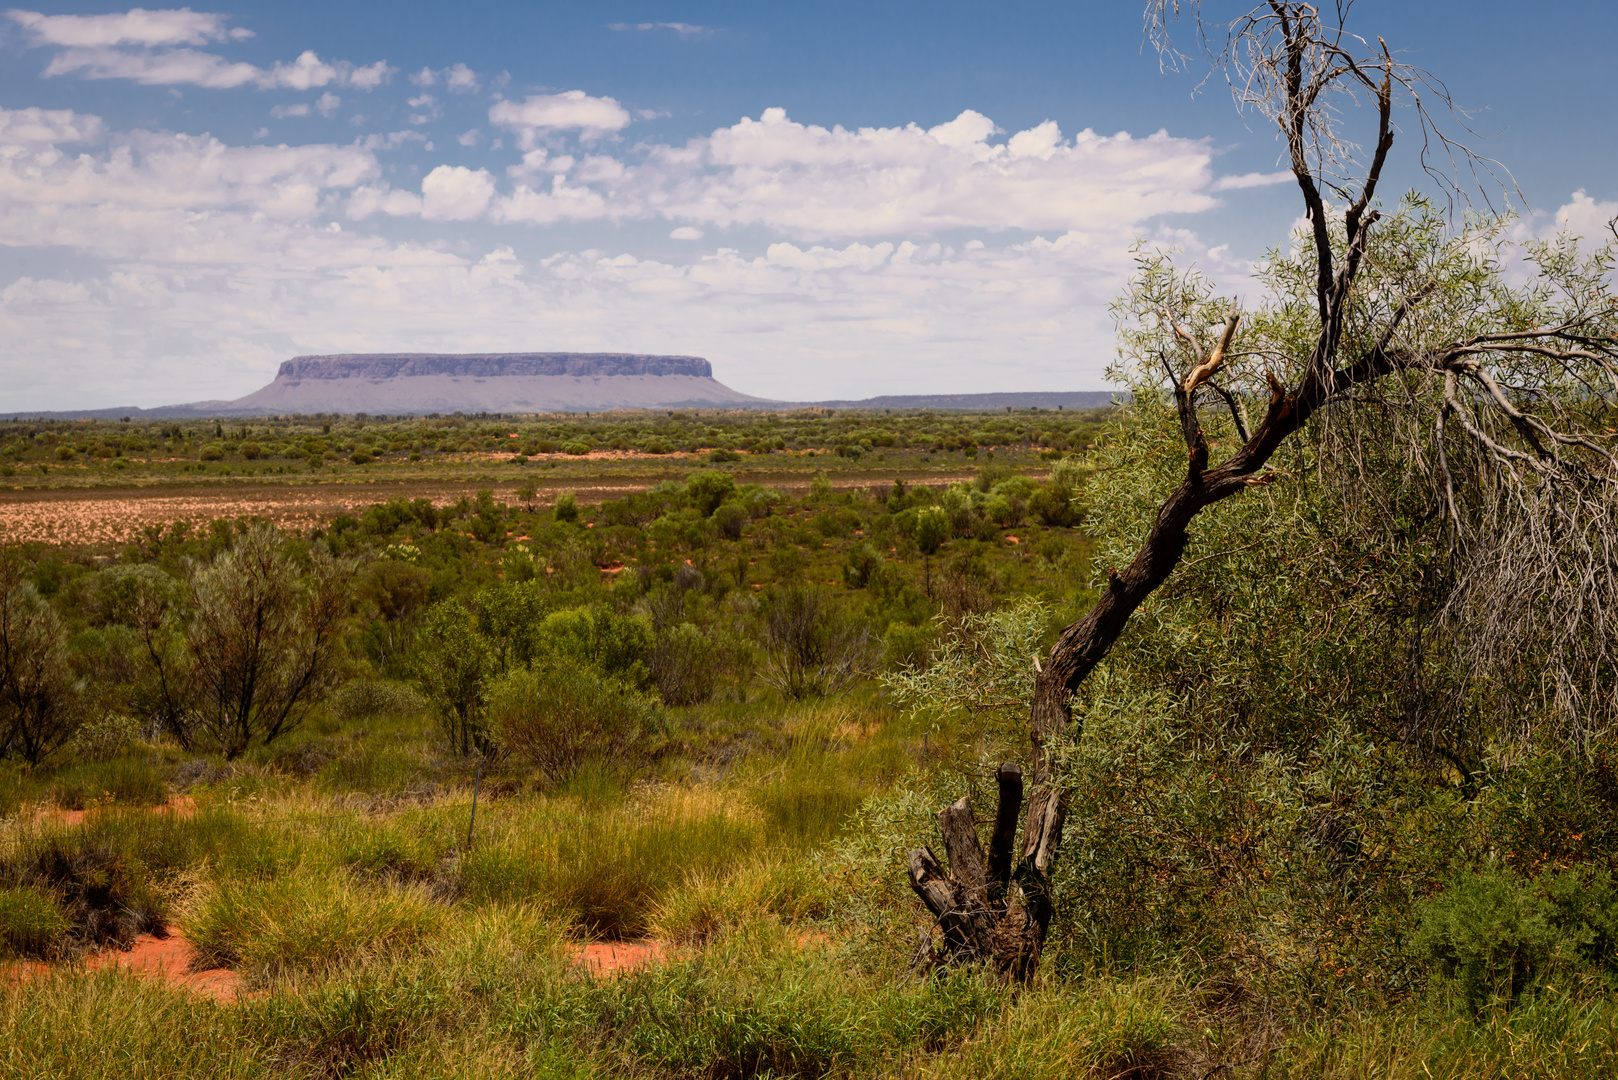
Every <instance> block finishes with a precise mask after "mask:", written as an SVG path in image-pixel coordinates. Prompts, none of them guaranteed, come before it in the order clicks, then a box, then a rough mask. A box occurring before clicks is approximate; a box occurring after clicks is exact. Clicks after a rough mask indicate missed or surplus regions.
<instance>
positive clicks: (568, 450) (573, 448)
mask: <svg viewBox="0 0 1618 1080" xmlns="http://www.w3.org/2000/svg"><path fill="white" fill-rule="evenodd" d="M589 452H590V444H589V443H587V442H579V441H575V442H570V443H563V444H562V453H564V454H571V455H572V456H574V457H583V456H584V455H586V454H588V453H589Z"/></svg>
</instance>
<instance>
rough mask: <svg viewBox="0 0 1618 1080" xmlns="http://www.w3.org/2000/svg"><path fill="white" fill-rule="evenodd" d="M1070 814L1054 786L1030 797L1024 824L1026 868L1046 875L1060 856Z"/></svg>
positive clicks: (1024, 859)
mask: <svg viewBox="0 0 1618 1080" xmlns="http://www.w3.org/2000/svg"><path fill="white" fill-rule="evenodd" d="M1066 817H1067V807H1066V806H1065V805H1063V803H1062V799H1061V795H1060V793H1059V792H1057V791H1054V790H1052V789H1050V788H1044V789H1042V790H1040V791H1036V792H1035V793H1034V794H1033V796H1032V797H1030V798H1029V800H1028V820H1027V821H1026V822H1025V823H1024V825H1023V834H1022V858H1023V864H1024V867H1025V868H1026V869H1031V870H1035V871H1038V873H1039V874H1041V875H1044V874H1045V873H1047V872H1048V871H1049V870H1050V868H1051V863H1052V862H1053V861H1054V860H1055V859H1056V850H1057V848H1058V847H1060V846H1061V843H1062V822H1063V820H1064V819H1066Z"/></svg>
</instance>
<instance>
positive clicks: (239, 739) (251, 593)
mask: <svg viewBox="0 0 1618 1080" xmlns="http://www.w3.org/2000/svg"><path fill="white" fill-rule="evenodd" d="M354 569H355V566H354V563H353V562H352V561H351V560H347V559H338V558H334V557H333V556H332V555H331V553H330V552H329V551H327V550H326V548H325V547H324V546H322V545H316V547H315V549H314V551H313V552H312V553H311V555H310V565H309V571H308V573H307V574H306V575H300V574H299V572H298V567H297V566H296V564H295V563H294V562H293V561H292V559H291V557H290V556H289V555H288V554H287V553H286V551H285V550H284V547H283V545H282V541H281V537H280V534H279V533H277V532H276V530H275V529H274V528H273V527H271V526H268V525H259V526H256V527H254V528H253V529H250V530H249V531H248V532H247V533H246V534H245V535H243V536H242V537H241V538H240V539H239V540H238V541H237V542H236V543H235V544H234V545H233V546H232V547H230V548H229V549H228V550H226V551H223V552H221V553H220V554H219V555H218V556H217V557H215V559H214V561H213V563H212V564H211V565H209V566H206V567H204V568H201V569H198V570H197V571H195V572H194V573H193V574H192V577H191V588H190V606H191V618H190V623H189V625H188V626H187V627H186V631H185V647H186V652H187V654H188V660H189V663H188V667H189V682H190V687H189V696H190V700H191V702H192V707H193V710H194V717H195V722H196V723H197V724H198V725H199V726H200V727H201V728H202V729H203V730H204V731H206V732H207V733H208V734H209V735H210V736H211V737H212V738H213V739H214V740H215V741H216V742H217V743H218V745H219V747H220V749H222V750H223V751H224V753H225V756H226V757H227V758H234V757H237V756H238V755H240V754H241V753H242V752H243V751H244V750H246V749H247V748H248V747H249V746H251V745H252V744H253V743H254V742H255V741H257V742H261V743H270V742H273V741H274V740H275V739H277V738H279V737H280V736H281V735H283V734H285V733H286V732H288V731H290V730H292V729H293V728H294V727H296V726H297V725H298V722H299V721H300V720H301V719H302V715H303V713H304V711H305V710H307V708H308V707H309V706H310V705H312V704H314V703H315V702H316V701H318V700H319V699H320V697H321V696H322V695H323V694H324V693H325V692H326V691H327V690H328V689H329V688H330V687H331V686H332V685H333V684H334V682H335V677H336V672H335V670H334V663H333V662H334V660H335V659H336V655H337V648H338V633H339V631H340V629H341V623H342V620H343V618H344V616H345V615H346V614H347V612H348V602H349V584H350V582H351V580H352V578H353V576H354Z"/></svg>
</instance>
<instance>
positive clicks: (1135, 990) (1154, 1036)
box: [919, 978, 1200, 1080]
mask: <svg viewBox="0 0 1618 1080" xmlns="http://www.w3.org/2000/svg"><path fill="white" fill-rule="evenodd" d="M1176 997H1177V996H1176V995H1175V994H1174V993H1173V992H1172V991H1171V990H1170V989H1169V988H1168V987H1167V986H1166V985H1165V984H1163V983H1161V982H1156V981H1151V980H1142V981H1136V982H1125V981H1113V980H1110V979H1105V978H1101V979H1095V980H1083V981H1079V982H1074V983H1051V984H1047V985H1045V986H1042V987H1040V988H1038V989H1037V990H1034V991H1032V992H1029V993H1025V994H1022V995H1020V996H1018V997H1017V998H1016V999H1015V1000H1014V1001H1012V1002H1010V1003H1009V1004H1008V1005H1007V1007H1006V1008H1005V1009H1003V1010H1002V1011H1000V1012H999V1013H998V1014H997V1015H995V1016H994V1017H992V1018H989V1019H987V1020H985V1022H984V1023H983V1024H982V1025H981V1026H980V1027H979V1028H978V1030H977V1031H976V1032H975V1033H973V1034H972V1035H971V1036H970V1037H969V1038H967V1039H966V1040H965V1045H964V1046H963V1047H961V1048H960V1049H959V1050H957V1051H955V1052H953V1053H948V1054H940V1055H938V1056H937V1057H935V1058H934V1059H933V1060H932V1061H930V1062H928V1063H927V1065H925V1066H924V1067H923V1068H922V1069H920V1070H919V1071H920V1072H921V1074H922V1075H924V1076H927V1077H939V1078H943V1077H960V1078H962V1080H966V1078H984V1080H987V1078H991V1077H996V1078H998V1077H1005V1078H1007V1080H1012V1078H1015V1080H1064V1078H1066V1077H1075V1076H1078V1077H1082V1076H1097V1077H1117V1076H1140V1077H1155V1076H1164V1077H1167V1076H1176V1075H1181V1073H1180V1070H1179V1069H1178V1068H1177V1066H1178V1064H1179V1062H1178V1060H1177V1059H1178V1058H1179V1057H1180V1056H1181V1053H1180V1051H1179V1049H1178V1047H1177V1046H1176V1041H1177V1039H1178V1038H1179V1037H1180V1035H1181V1031H1182V1028H1183V1023H1184V1022H1183V1019H1182V1016H1183V1013H1182V1008H1183V1006H1182V1004H1181V1002H1179V1001H1178V1000H1176ZM1197 1075H1200V1073H1198V1074H1197Z"/></svg>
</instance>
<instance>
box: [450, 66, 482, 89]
mask: <svg viewBox="0 0 1618 1080" xmlns="http://www.w3.org/2000/svg"><path fill="white" fill-rule="evenodd" d="M444 85H445V87H447V88H448V90H449V92H450V93H452V94H470V93H472V92H473V91H474V90H476V89H477V88H478V75H477V72H475V71H473V70H472V69H471V68H469V67H467V66H466V65H465V64H456V65H455V66H454V67H451V68H449V69H448V70H446V71H445V72H444Z"/></svg>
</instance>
